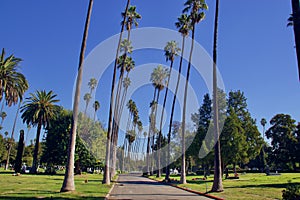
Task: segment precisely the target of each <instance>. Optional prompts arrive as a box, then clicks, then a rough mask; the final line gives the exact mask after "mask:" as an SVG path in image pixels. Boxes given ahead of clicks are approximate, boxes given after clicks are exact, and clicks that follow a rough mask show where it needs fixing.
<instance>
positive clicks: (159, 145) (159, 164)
mask: <svg viewBox="0 0 300 200" xmlns="http://www.w3.org/2000/svg"><path fill="white" fill-rule="evenodd" d="M173 63H174V61H173V60H171V64H170V70H169V77H168V82H167V84H166V92H165V96H164V102H163V107H162V111H161V117H160V124H159V133H158V152H157V153H158V154H157V157H158V173H157V177H161V169H160V168H161V163H160V161H161V160H160V157H161V156H160V154H161V150H160V149H161V137H162V133H161V132H162V123H163V118H164V110H165V107H166V102H167V97H168V91H169V89H168V88H169V82H170V79H171V73H172V68H173Z"/></svg>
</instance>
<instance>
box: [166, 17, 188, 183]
mask: <svg viewBox="0 0 300 200" xmlns="http://www.w3.org/2000/svg"><path fill="white" fill-rule="evenodd" d="M175 26H176V27H177V28H178V29H179V30H178V31H179V32H180V33H181V35H182V46H181V56H180V63H179V69H178V76H177V83H176V88H175V93H174V97H173V102H172V108H171V116H170V122H169V130H168V156H167V163H168V165H167V171H166V177H165V180H166V181H168V182H169V181H170V155H171V145H170V143H171V131H172V124H173V117H174V110H175V103H176V98H177V93H178V88H179V83H180V75H181V70H182V61H183V55H184V48H185V39H186V37H187V36H188V34H189V30H190V29H191V20H190V18H189V17H188V15H187V14H182V15H181V16H180V17H179V18H178V22H176V23H175Z"/></svg>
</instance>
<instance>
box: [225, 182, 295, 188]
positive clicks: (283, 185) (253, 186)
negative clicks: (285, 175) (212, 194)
mask: <svg viewBox="0 0 300 200" xmlns="http://www.w3.org/2000/svg"><path fill="white" fill-rule="evenodd" d="M299 184H300V183H269V184H257V185H239V186H230V187H226V188H286V187H287V186H288V185H299Z"/></svg>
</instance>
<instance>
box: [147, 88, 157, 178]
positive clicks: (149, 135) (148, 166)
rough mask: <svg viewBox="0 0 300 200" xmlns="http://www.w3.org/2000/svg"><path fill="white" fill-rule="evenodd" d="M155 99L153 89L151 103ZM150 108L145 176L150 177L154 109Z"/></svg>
mask: <svg viewBox="0 0 300 200" xmlns="http://www.w3.org/2000/svg"><path fill="white" fill-rule="evenodd" d="M155 98H156V89H155V88H154V94H153V100H152V103H154V101H155ZM152 106H153V105H152ZM152 106H151V113H150V118H149V131H148V141H147V155H146V160H147V175H150V142H151V133H152V115H153V111H154V109H153V108H154V107H152Z"/></svg>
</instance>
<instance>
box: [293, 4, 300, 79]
mask: <svg viewBox="0 0 300 200" xmlns="http://www.w3.org/2000/svg"><path fill="white" fill-rule="evenodd" d="M292 8H293V17H295V20H294V36H295V43H296V53H297V61H298V76H299V80H300V1H299V0H292Z"/></svg>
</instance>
